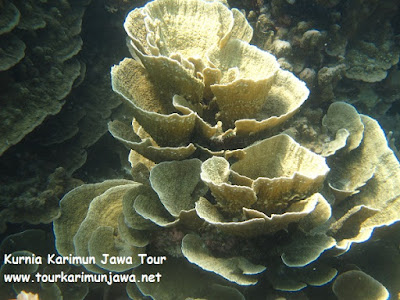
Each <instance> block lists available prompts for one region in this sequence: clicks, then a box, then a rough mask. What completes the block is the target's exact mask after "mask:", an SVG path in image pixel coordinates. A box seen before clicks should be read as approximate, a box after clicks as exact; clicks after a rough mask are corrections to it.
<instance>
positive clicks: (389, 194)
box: [54, 0, 400, 299]
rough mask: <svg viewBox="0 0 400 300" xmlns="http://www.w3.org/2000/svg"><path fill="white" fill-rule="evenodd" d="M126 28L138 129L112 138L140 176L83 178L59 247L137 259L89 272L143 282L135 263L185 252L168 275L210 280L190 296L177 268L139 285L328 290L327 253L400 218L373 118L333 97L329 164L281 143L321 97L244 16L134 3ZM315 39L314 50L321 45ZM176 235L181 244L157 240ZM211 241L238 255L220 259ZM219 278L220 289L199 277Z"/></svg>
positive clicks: (222, 9)
mask: <svg viewBox="0 0 400 300" xmlns="http://www.w3.org/2000/svg"><path fill="white" fill-rule="evenodd" d="M125 30H126V31H127V33H128V36H129V38H130V44H129V47H130V50H131V53H132V55H133V57H134V58H133V59H130V58H126V59H124V60H123V61H122V62H121V63H120V64H119V65H118V66H114V67H113V68H112V72H111V74H112V86H113V89H114V90H115V91H116V92H117V93H119V94H120V95H121V96H122V98H123V99H124V101H125V102H126V103H127V104H128V105H129V106H130V107H131V108H132V109H133V115H134V120H133V121H132V123H131V124H130V125H128V124H125V123H123V122H120V121H113V122H111V123H110V124H109V130H110V132H111V133H112V135H113V136H114V137H115V138H117V139H118V140H120V141H122V142H123V143H124V144H125V145H126V146H128V147H129V148H130V149H131V154H130V158H129V159H130V162H131V164H132V175H133V180H106V181H104V182H101V183H97V184H86V185H82V186H80V187H78V188H76V189H74V190H72V191H71V192H69V193H68V194H67V195H66V196H65V197H64V198H63V200H62V201H61V216H60V218H58V219H57V220H55V221H54V232H55V236H56V247H57V250H58V251H59V253H60V254H62V255H68V254H70V253H73V254H75V255H79V256H88V255H92V256H95V257H99V256H100V254H101V253H109V254H110V255H116V256H132V257H134V258H135V259H134V261H132V262H130V263H128V264H121V265H118V266H116V265H111V264H102V263H97V264H96V265H84V267H85V268H86V269H87V270H89V271H92V272H98V273H103V272H106V271H126V270H130V269H133V272H134V273H138V274H139V273H141V272H150V271H148V270H150V269H151V267H150V266H146V265H140V263H139V262H138V261H137V260H136V258H137V254H140V253H155V254H160V252H161V253H162V254H163V255H166V254H168V255H171V256H174V257H176V258H173V259H171V262H170V261H168V262H167V263H166V264H164V265H163V266H157V267H158V269H157V270H162V271H163V272H165V273H166V274H168V276H169V275H170V276H171V278H174V277H173V275H172V273H173V272H172V271H171V268H173V269H174V270H175V269H179V270H180V271H181V272H182V275H181V277H180V278H181V279H182V280H186V281H187V282H188V284H189V283H190V286H192V284H193V281H195V280H197V279H196V278H201V280H200V279H198V281H197V282H198V284H199V285H198V286H197V287H196V288H193V289H187V288H186V287H185V286H184V285H182V286H181V285H180V280H171V278H170V279H167V277H168V276H167V275H166V279H165V281H162V283H160V285H159V286H157V284H155V283H152V284H146V283H143V282H142V283H138V284H137V288H138V289H139V290H140V291H141V293H142V294H143V295H146V296H151V297H153V298H154V299H181V298H182V299H184V298H186V297H192V298H208V297H212V296H210V295H211V294H213V293H216V294H218V295H219V296H218V297H219V298H218V299H233V298H230V297H231V296H230V295H233V294H235V295H236V296H235V297H238V299H240V297H243V295H241V294H240V292H239V291H241V292H245V290H241V288H240V286H247V285H255V284H256V283H257V282H258V280H263V281H268V282H269V284H270V285H272V286H273V287H274V288H276V289H278V290H287V291H296V290H300V289H302V288H304V287H305V286H307V284H308V285H314V286H320V285H324V284H326V283H327V282H329V281H331V280H332V279H333V278H334V277H335V276H336V275H337V270H336V269H335V268H334V267H333V266H332V265H330V258H332V257H333V256H337V255H340V254H342V253H344V252H346V251H348V250H349V249H350V246H351V244H352V243H360V242H363V241H365V240H367V239H368V238H369V237H370V236H371V234H372V231H373V230H374V228H376V227H381V226H387V225H391V224H392V223H394V222H396V221H398V220H399V219H400V214H399V211H400V209H399V208H398V206H399V205H400V192H399V190H398V189H397V187H398V186H399V184H400V182H399V180H400V179H399V178H400V165H399V163H398V161H397V160H396V158H395V156H394V154H393V152H392V151H391V150H390V148H389V147H388V146H387V141H386V139H385V136H384V134H383V132H382V129H381V128H380V127H379V125H378V123H377V122H376V121H375V120H373V119H371V118H369V117H367V116H364V115H360V114H358V112H357V111H356V110H355V109H354V108H353V107H352V106H350V105H348V104H345V103H341V102H338V103H335V104H333V105H332V106H331V107H330V108H329V110H328V112H327V114H326V116H325V118H324V119H323V124H322V125H323V127H324V128H326V131H327V132H328V134H329V136H330V139H327V140H323V141H321V147H320V148H319V149H321V154H322V155H320V154H316V153H313V152H311V151H310V150H308V149H307V148H305V147H304V146H302V145H301V144H299V143H298V142H296V141H295V140H294V139H293V138H292V137H290V136H289V135H287V134H285V133H282V134H278V135H273V134H274V132H273V131H272V130H271V129H273V128H274V129H275V130H276V128H277V126H278V125H279V124H281V123H283V122H284V121H286V120H287V119H289V118H290V117H291V116H292V115H293V114H294V113H295V112H296V111H297V110H298V109H299V107H300V106H301V105H302V103H303V102H304V101H305V100H306V98H307V96H308V93H309V92H308V89H307V88H306V86H305V84H304V83H303V82H302V81H300V80H299V79H297V78H296V77H295V76H294V75H293V74H292V73H291V72H289V71H284V70H282V69H281V68H280V67H279V65H278V63H277V61H276V59H275V58H274V57H273V56H272V55H271V54H269V53H267V52H265V51H262V50H260V49H258V48H256V47H254V46H251V45H249V44H248V42H249V41H250V39H251V37H252V30H251V27H250V26H249V24H248V23H247V21H246V19H245V18H244V16H243V15H242V13H241V12H240V11H238V10H236V9H232V10H229V9H228V8H227V7H226V6H225V5H223V4H222V3H220V2H218V1H203V0H189V1H187V0H186V1H183V0H155V1H153V2H149V3H148V4H146V6H144V7H143V8H138V9H135V10H133V11H132V12H131V13H130V14H129V15H128V17H127V19H126V22H125ZM309 35H310V36H308V37H307V38H306V37H304V41H303V43H314V42H315V43H317V41H314V37H313V36H314V33H312V32H310V33H309ZM343 116H346V117H345V118H344V117H343ZM271 135H273V136H271ZM336 139H337V141H336V142H334V143H333V141H335V140H336ZM171 230H174V232H175V233H176V232H178V233H179V234H176V236H177V237H178V238H176V239H174V240H173V241H170V243H175V244H176V245H175V246H176V247H170V246H171V245H169V246H168V247H165V249H163V246H162V245H160V243H157V247H155V246H154V244H156V242H155V241H157V240H158V241H159V240H160V239H162V238H161V237H162V235H163V234H166V235H167V234H168V232H169V233H171ZM283 233H284V234H285V236H286V239H285V241H284V242H282V240H281V239H280V238H279V236H280V235H281V234H283ZM210 236H211V237H212V240H214V241H218V240H221V237H224V238H226V239H229V240H232V241H235V240H237V241H239V243H238V244H240V246H239V247H237V248H236V249H234V246H233V245H234V244H235V243H234V242H232V243H231V244H229V243H227V244H226V245H225V246H222V244H221V245H220V249H218V251H217V249H215V248H216V246H215V243H209V242H208V240H209V237H210ZM259 238H260V240H258V239H259ZM264 240H267V241H269V242H263V241H264ZM217 244H218V243H217ZM224 247H225V248H224ZM169 249H174V250H173V253H168V251H169ZM176 249H181V251H178V253H176V252H177V251H176ZM163 251H164V252H163ZM172 261H173V267H172ZM138 265H140V266H138ZM186 274H187V277H186ZM215 278H218V279H215ZM341 278H343V277H341ZM209 281H214V282H218V284H220V283H221V285H219V286H218V287H213V289H208V288H206V287H205V286H203V285H202V284H201V282H209ZM232 283H234V284H236V285H235V286H236V289H237V290H234V289H233V288H232V287H231V285H232ZM336 286H339V283H337V284H336ZM159 288H162V290H163V291H165V293H167V294H168V296H165V295H166V294H163V293H160V289H159ZM256 288H257V287H256ZM338 289H339V288H338ZM167 291H168V292H167ZM136 292H138V291H137V290H136V287H134V285H133V284H129V285H128V286H127V293H128V294H129V295H133V294H134V293H136ZM211 299H213V298H211Z"/></svg>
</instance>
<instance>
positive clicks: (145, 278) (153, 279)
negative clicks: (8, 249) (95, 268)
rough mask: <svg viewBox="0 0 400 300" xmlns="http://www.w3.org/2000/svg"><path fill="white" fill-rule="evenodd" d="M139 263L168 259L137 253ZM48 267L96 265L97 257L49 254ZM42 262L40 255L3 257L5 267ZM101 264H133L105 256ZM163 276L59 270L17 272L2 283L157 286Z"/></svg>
mask: <svg viewBox="0 0 400 300" xmlns="http://www.w3.org/2000/svg"><path fill="white" fill-rule="evenodd" d="M138 258H139V259H140V263H141V264H142V265H143V264H147V265H161V264H163V263H164V262H165V261H166V260H167V258H166V257H165V256H148V255H147V254H138ZM46 262H47V265H63V264H96V258H95V257H93V256H88V257H78V256H72V255H70V256H56V255H55V254H49V255H48V256H47V261H46ZM43 263H44V259H43V257H41V256H36V255H34V254H33V255H30V256H13V255H11V254H5V255H4V261H3V264H4V265H23V264H25V265H34V264H36V265H41V264H43ZM100 263H102V264H106V263H109V264H129V263H131V264H133V258H132V257H131V256H123V257H122V256H121V257H117V256H110V255H108V254H104V255H103V258H102V260H101V261H100ZM161 277H162V275H161V274H160V272H155V273H151V274H147V273H146V274H127V273H113V272H108V273H103V274H95V273H86V272H80V273H69V272H64V271H61V272H59V273H41V272H36V273H34V274H18V273H4V274H3V280H4V283H31V282H34V283H35V282H36V283H92V282H93V283H94V282H95V283H106V284H108V285H112V284H113V283H137V282H144V283H157V282H160V281H161Z"/></svg>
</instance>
